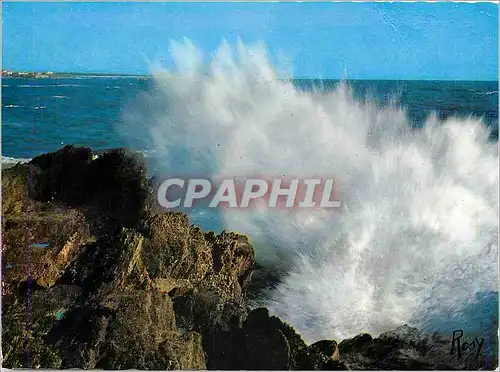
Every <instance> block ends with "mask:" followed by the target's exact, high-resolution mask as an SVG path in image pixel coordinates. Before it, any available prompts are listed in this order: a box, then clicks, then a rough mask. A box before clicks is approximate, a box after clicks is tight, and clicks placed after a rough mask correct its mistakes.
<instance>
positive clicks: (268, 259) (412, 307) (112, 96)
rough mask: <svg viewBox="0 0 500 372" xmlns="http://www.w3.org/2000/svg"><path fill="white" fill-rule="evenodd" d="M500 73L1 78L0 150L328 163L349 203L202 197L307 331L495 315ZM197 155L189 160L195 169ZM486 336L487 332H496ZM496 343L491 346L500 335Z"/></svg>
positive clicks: (178, 162)
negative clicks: (245, 207) (224, 207)
mask: <svg viewBox="0 0 500 372" xmlns="http://www.w3.org/2000/svg"><path fill="white" fill-rule="evenodd" d="M498 102H499V101H498V82H497V81H416V80H415V81H414V80H412V81H393V80H391V81H388V80H343V81H340V80H307V79H306V80H300V79H295V80H294V79H281V78H278V77H277V76H275V75H273V74H272V73H270V72H269V69H267V68H258V69H257V78H255V69H254V70H252V74H250V72H249V71H248V69H246V68H243V67H241V66H240V67H238V68H237V69H235V70H233V71H231V72H230V73H228V74H225V75H224V74H221V73H220V72H217V73H216V72H214V73H213V74H212V75H208V76H207V74H205V73H204V74H198V75H197V74H187V75H186V76H184V77H182V78H178V77H174V76H173V75H169V74H163V75H162V74H157V75H155V76H152V77H149V76H85V75H75V76H65V77H56V78H43V79H25V78H3V79H2V131H1V133H2V164H3V165H4V166H5V165H9V164H13V163H15V162H17V161H27V160H29V159H31V158H33V157H35V156H37V155H40V154H42V153H46V152H50V151H56V150H57V149H59V148H61V147H63V146H64V145H68V144H73V145H78V146H88V147H90V148H92V149H94V150H105V149H109V148H115V147H128V148H132V149H134V150H137V151H140V152H142V153H143V154H144V156H145V158H146V160H147V161H148V163H149V166H150V172H151V173H155V172H159V173H161V174H163V175H172V174H177V173H179V174H181V173H182V174H186V173H190V172H191V173H192V174H201V173H203V172H205V173H209V174H217V173H218V172H223V173H224V174H228V173H229V174H234V173H238V175H241V174H245V172H250V171H252V170H254V171H255V170H261V171H265V172H268V173H270V172H271V173H272V172H275V173H285V172H289V173H290V174H295V175H299V176H300V175H302V174H309V172H310V171H311V172H313V171H317V172H322V173H323V174H324V173H325V172H328V171H329V172H330V173H331V174H332V175H333V176H334V177H336V179H338V180H339V181H338V182H339V184H340V188H341V196H342V198H343V201H345V205H346V207H347V208H346V209H345V210H344V211H343V212H342V213H341V214H330V212H324V211H314V212H304V213H302V214H300V213H299V214H294V213H295V212H291V211H279V212H266V211H264V212H262V211H260V212H248V211H247V212H241V211H215V212H214V211H209V210H203V211H199V210H197V211H196V210H195V211H192V212H190V213H191V217H192V219H193V221H194V222H195V223H196V224H198V225H201V226H202V227H204V228H206V229H213V230H216V231H221V230H223V229H229V230H236V231H240V232H243V233H245V234H247V235H248V236H249V237H250V239H251V241H252V243H253V244H254V246H255V247H256V253H257V257H258V259H259V260H261V262H262V264H263V265H269V266H272V267H273V268H275V269H276V270H280V273H281V277H282V281H281V283H280V284H279V285H277V286H276V287H274V288H270V289H269V290H268V291H267V292H265V293H264V294H263V295H262V298H261V299H260V300H259V301H260V302H259V301H258V303H257V305H265V306H268V307H269V308H270V309H271V311H273V312H274V313H276V314H278V315H280V316H281V317H283V318H284V319H286V320H287V321H289V322H290V323H291V324H292V325H293V326H295V327H296V328H297V329H298V330H299V331H300V332H301V333H302V334H303V335H304V337H305V338H306V340H308V341H311V342H312V341H316V340H319V339H324V338H336V339H342V338H346V337H352V336H354V335H356V334H358V333H361V332H370V333H372V334H375V335H376V334H380V333H381V332H384V331H388V330H390V329H392V328H394V327H396V326H398V325H402V324H410V325H413V326H417V327H419V328H421V329H424V330H426V331H428V332H444V333H446V332H452V331H453V330H455V329H464V330H465V332H469V333H470V334H471V335H472V334H474V335H482V337H483V338H486V339H487V342H486V343H488V342H490V345H493V343H494V340H495V339H496V337H497V333H496V327H497V324H498V321H497V319H498V288H497V285H498V269H497V264H498V263H497V256H498V150H497V141H498ZM187 170H189V172H187ZM488 340H489V341H488ZM495 347H496V346H495Z"/></svg>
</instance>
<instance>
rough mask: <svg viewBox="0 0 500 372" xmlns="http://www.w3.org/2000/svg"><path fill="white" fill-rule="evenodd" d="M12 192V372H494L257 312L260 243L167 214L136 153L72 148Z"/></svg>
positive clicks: (16, 175) (23, 172) (439, 344)
mask: <svg viewBox="0 0 500 372" xmlns="http://www.w3.org/2000/svg"><path fill="white" fill-rule="evenodd" d="M2 186H3V190H2V191H3V200H2V201H3V203H2V212H3V215H2V224H3V226H2V242H3V246H2V264H3V267H2V274H3V275H2V277H3V281H2V287H3V298H2V349H3V358H4V359H3V367H8V368H11V367H19V368H23V367H26V368H38V367H43V368H88V369H91V368H103V369H133V368H134V369H161V370H165V369H205V368H208V369H219V370H223V369H232V370H241V369H250V370H252V369H253V370H257V369H275V370H284V369H285V370H286V369H321V370H341V369H433V368H445V369H478V368H483V369H494V368H495V367H496V366H497V360H496V359H491V358H490V359H488V358H486V357H485V356H484V355H482V356H481V357H480V358H473V357H472V355H471V353H474V351H471V352H466V351H463V354H462V355H461V358H457V356H456V355H450V336H449V335H448V336H443V335H431V336H429V335H425V334H422V333H420V332H419V331H417V330H415V329H412V328H409V327H402V328H399V329H397V330H395V331H393V332H388V333H385V334H383V335H381V336H380V337H378V338H376V339H373V338H372V337H371V336H370V335H367V334H365V335H359V336H357V337H355V338H353V339H350V340H344V341H342V342H341V343H340V344H338V345H337V342H335V341H332V340H324V341H319V342H316V343H314V344H312V345H309V346H308V345H306V344H305V342H304V341H303V340H302V338H301V337H300V335H298V334H297V333H296V332H295V330H294V329H293V328H292V327H290V326H289V325H288V324H286V323H284V322H283V321H281V320H280V319H279V318H277V317H275V316H270V315H269V313H268V311H267V309H264V308H259V309H255V310H253V311H251V312H249V306H248V296H247V291H248V290H249V288H250V285H249V284H250V279H251V274H252V271H253V270H254V268H255V265H254V264H255V263H254V251H253V248H252V246H251V244H250V242H249V239H248V238H247V237H245V236H243V235H240V234H236V233H228V232H223V233H221V234H220V235H215V234H214V233H204V232H203V231H202V230H201V229H199V228H197V227H195V226H192V225H191V224H190V221H189V219H188V218H187V217H186V216H185V215H183V214H181V213H157V211H156V210H155V208H153V206H154V201H153V200H152V199H151V198H152V197H154V192H152V190H151V187H150V186H149V185H148V182H147V180H146V169H145V166H144V161H143V159H142V158H141V156H138V155H136V154H133V153H131V152H129V151H127V150H124V149H117V150H110V151H105V152H103V153H102V154H100V155H99V157H97V158H96V156H95V155H94V154H92V152H91V151H90V150H89V149H86V148H77V147H73V146H67V147H65V148H63V149H61V150H59V151H57V152H55V153H51V154H44V155H41V156H39V157H37V158H35V159H33V160H32V161H31V162H30V163H28V164H18V165H16V166H14V167H12V168H9V169H6V170H2ZM261 278H262V279H263V282H265V283H266V285H267V284H268V282H269V280H272V281H279V277H276V276H275V275H274V274H272V273H265V272H264V275H262V276H261ZM269 278H271V279H269ZM262 285H264V284H263V283H262V282H261V283H258V285H256V286H254V287H253V289H254V290H258V288H259V287H262ZM492 355H498V353H497V350H494V353H493V354H492Z"/></svg>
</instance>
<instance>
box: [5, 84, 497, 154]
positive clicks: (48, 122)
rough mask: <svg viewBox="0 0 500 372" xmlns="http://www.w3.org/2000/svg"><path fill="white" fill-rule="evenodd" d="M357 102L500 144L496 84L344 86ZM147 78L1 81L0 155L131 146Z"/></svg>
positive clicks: (323, 87) (322, 86)
mask: <svg viewBox="0 0 500 372" xmlns="http://www.w3.org/2000/svg"><path fill="white" fill-rule="evenodd" d="M348 83H349V85H350V86H352V88H353V89H354V91H355V95H356V96H357V97H373V98H375V99H376V100H378V101H379V102H380V103H381V104H383V103H384V102H387V101H388V100H391V99H394V100H397V101H398V102H399V103H400V104H401V105H403V106H404V107H406V108H407V111H408V115H409V117H410V118H411V120H412V121H413V122H414V125H415V126H419V125H421V123H422V122H423V121H424V120H425V119H426V118H427V117H428V115H429V114H430V113H431V112H436V113H437V114H438V115H439V117H440V118H446V117H449V116H459V117H467V116H469V115H474V116H477V117H482V118H484V122H485V124H486V125H488V126H489V128H491V131H492V137H493V138H498V82H493V81H491V82H489V81H479V82H468V81H465V82H461V81H458V82H455V81H453V82H447V81H386V80H383V81H377V80H370V81H369V80H364V81H363V80H356V81H349V82H348ZM295 84H296V85H297V86H298V87H299V88H300V89H303V90H312V89H321V90H327V91H328V90H331V89H334V88H335V86H337V85H338V84H339V81H338V80H296V81H295ZM154 86H155V84H154V80H153V79H151V78H147V77H85V76H79V77H74V78H54V79H53V78H46V79H21V78H3V79H2V155H3V156H5V157H10V158H21V159H23V158H24V159H26V158H28V159H29V158H32V157H34V156H37V155H40V154H42V153H45V152H48V151H55V150H57V149H59V148H61V147H62V146H63V145H64V144H74V145H81V146H88V147H91V148H92V149H96V150H103V149H108V148H112V147H120V146H129V147H130V146H132V147H135V148H136V149H137V150H147V149H146V148H144V146H141V141H142V138H137V143H136V144H135V146H134V144H133V143H132V144H131V142H134V141H133V139H132V141H131V140H130V137H129V138H127V140H126V141H125V140H123V137H122V135H121V134H122V133H121V131H120V127H121V126H122V125H123V112H124V109H125V107H127V105H130V104H132V103H133V102H134V101H135V100H136V99H137V97H138V96H140V95H141V94H142V93H144V92H149V91H150V90H151V89H154Z"/></svg>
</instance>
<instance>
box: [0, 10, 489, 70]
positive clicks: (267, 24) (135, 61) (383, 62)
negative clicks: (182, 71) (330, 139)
mask: <svg viewBox="0 0 500 372" xmlns="http://www.w3.org/2000/svg"><path fill="white" fill-rule="evenodd" d="M2 13H3V14H2V17H3V38H2V39H3V42H2V43H3V45H2V48H3V53H2V55H3V61H2V63H3V68H4V69H11V70H34V71H58V72H103V73H147V72H148V70H149V68H150V65H149V63H148V60H150V61H157V62H159V63H161V64H162V65H164V66H165V67H169V66H170V64H171V62H172V61H171V58H170V55H169V42H170V40H176V41H179V40H181V39H182V38H183V37H187V38H189V39H191V40H192V41H193V42H194V43H195V44H197V45H198V46H200V47H201V48H202V49H203V50H204V51H205V52H206V53H207V54H210V53H211V52H212V51H213V50H214V49H215V48H216V47H217V46H218V45H219V44H220V42H221V41H222V40H223V39H227V40H228V41H229V42H230V43H232V42H234V41H235V40H236V39H237V38H238V37H240V38H241V39H242V40H243V42H244V43H255V42H259V41H261V42H264V43H265V44H266V45H267V47H268V49H269V51H270V53H271V54H272V55H273V56H276V58H278V57H279V58H281V57H280V56H284V57H285V58H286V60H289V61H291V63H292V66H293V71H294V75H295V77H298V78H314V77H321V78H339V77H340V78H342V77H348V78H355V79H356V78H357V79H423V80H425V79H444V80H448V79H450V80H451V79H459V80H497V78H498V46H497V45H498V6H497V4H494V3H482V4H481V3H473V4H469V3H462V4H460V3H3V12H2Z"/></svg>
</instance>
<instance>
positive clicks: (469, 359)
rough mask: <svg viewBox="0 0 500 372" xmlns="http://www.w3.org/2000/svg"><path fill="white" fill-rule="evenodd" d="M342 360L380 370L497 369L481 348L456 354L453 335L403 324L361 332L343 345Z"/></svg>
mask: <svg viewBox="0 0 500 372" xmlns="http://www.w3.org/2000/svg"><path fill="white" fill-rule="evenodd" d="M339 350H340V361H341V362H343V363H345V365H346V366H347V367H348V368H349V369H357V370H360V369H378V370H392V369H400V370H428V369H441V370H478V369H495V367H496V366H497V365H498V364H497V362H494V363H491V361H490V360H487V358H485V355H484V354H481V355H478V356H477V355H476V352H477V350H468V351H464V352H463V355H462V356H461V357H460V358H458V357H457V355H456V354H455V355H452V354H451V353H450V350H451V335H439V334H434V335H429V334H425V333H423V332H420V331H418V330H417V329H415V328H411V327H408V326H402V327H399V328H397V329H396V330H394V331H391V332H387V333H384V334H382V335H380V337H378V338H375V339H373V338H372V337H371V336H370V335H367V334H365V335H360V336H357V337H355V338H353V339H350V340H344V341H342V342H341V343H340V345H339Z"/></svg>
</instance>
